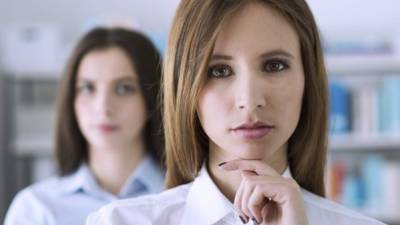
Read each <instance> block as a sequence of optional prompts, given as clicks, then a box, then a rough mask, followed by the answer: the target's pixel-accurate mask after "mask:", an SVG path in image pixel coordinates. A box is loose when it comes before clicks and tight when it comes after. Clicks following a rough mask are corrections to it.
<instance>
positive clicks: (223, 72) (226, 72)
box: [208, 65, 233, 78]
mask: <svg viewBox="0 0 400 225" xmlns="http://www.w3.org/2000/svg"><path fill="white" fill-rule="evenodd" d="M232 74H233V72H232V69H231V68H230V67H229V66H226V65H217V66H212V67H210V68H209V69H208V75H209V76H210V77H215V78H223V77H228V76H231V75H232Z"/></svg>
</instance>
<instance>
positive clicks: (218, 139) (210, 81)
mask: <svg viewBox="0 0 400 225" xmlns="http://www.w3.org/2000/svg"><path fill="white" fill-rule="evenodd" d="M207 76H208V78H207V82H206V84H205V86H204V87H203V89H202V91H201V93H200V98H199V105H198V110H197V111H198V115H199V119H200V122H201V125H202V127H203V129H204V131H205V133H206V134H207V135H208V137H209V140H210V155H211V156H213V155H217V157H218V158H220V159H221V160H228V159H235V158H241V159H261V160H266V161H267V162H268V161H273V160H278V159H282V158H283V157H286V151H285V150H286V146H287V141H288V139H289V137H290V136H291V135H292V133H293V132H294V130H295V128H296V126H297V123H298V120H299V117H300V111H301V106H302V96H303V90H304V73H303V66H302V59H301V54H300V44H299V38H298V36H297V33H296V31H295V30H294V29H293V28H292V27H291V25H290V24H289V23H288V22H287V21H286V20H285V18H284V17H282V16H281V15H280V14H278V13H277V12H276V11H274V10H273V9H272V8H271V7H269V6H266V5H263V4H260V3H254V2H252V3H249V4H247V5H246V6H245V7H244V8H243V9H242V10H241V11H240V12H239V13H238V14H237V15H235V16H234V17H233V18H232V19H231V20H229V21H228V22H227V23H225V24H223V26H222V29H221V31H220V33H219V35H218V37H217V41H216V44H215V49H214V51H213V54H212V56H211V61H210V63H209V68H208V74H207ZM211 156H210V157H211Z"/></svg>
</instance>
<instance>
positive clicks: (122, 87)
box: [115, 84, 136, 95]
mask: <svg viewBox="0 0 400 225" xmlns="http://www.w3.org/2000/svg"><path fill="white" fill-rule="evenodd" d="M135 90H136V88H135V86H134V85H131V84H119V85H117V87H116V89H115V92H116V93H117V95H128V94H131V93H133V92H135Z"/></svg>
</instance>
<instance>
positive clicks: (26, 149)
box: [12, 135, 53, 156]
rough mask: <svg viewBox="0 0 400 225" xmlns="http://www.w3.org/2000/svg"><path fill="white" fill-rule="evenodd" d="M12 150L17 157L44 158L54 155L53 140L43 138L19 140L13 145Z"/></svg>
mask: <svg viewBox="0 0 400 225" xmlns="http://www.w3.org/2000/svg"><path fill="white" fill-rule="evenodd" d="M12 149H13V151H14V154H16V155H17V156H43V155H51V154H52V153H53V142H52V140H51V138H49V137H45V136H44V135H43V136H37V137H29V138H19V139H16V140H14V142H13V143H12Z"/></svg>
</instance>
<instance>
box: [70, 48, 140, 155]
mask: <svg viewBox="0 0 400 225" xmlns="http://www.w3.org/2000/svg"><path fill="white" fill-rule="evenodd" d="M75 90H76V97H75V102H74V107H75V115H76V117H77V120H78V124H79V127H80V129H81V131H82V133H83V136H84V137H85V138H86V140H87V141H88V143H89V145H90V147H92V148H100V149H102V148H107V149H109V148H113V149H117V148H127V147H132V146H133V145H134V144H136V142H141V141H143V138H142V131H143V129H144V126H145V123H146V106H145V100H144V97H143V94H142V91H141V88H140V85H139V76H138V74H137V73H136V70H135V68H134V66H133V65H132V63H131V61H130V60H129V58H128V56H127V55H126V54H125V52H123V51H122V50H121V49H120V48H118V47H111V48H106V49H100V50H94V51H91V52H89V53H88V54H86V55H85V56H84V57H83V59H82V60H81V63H80V66H79V68H78V72H77V82H76V85H75Z"/></svg>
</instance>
